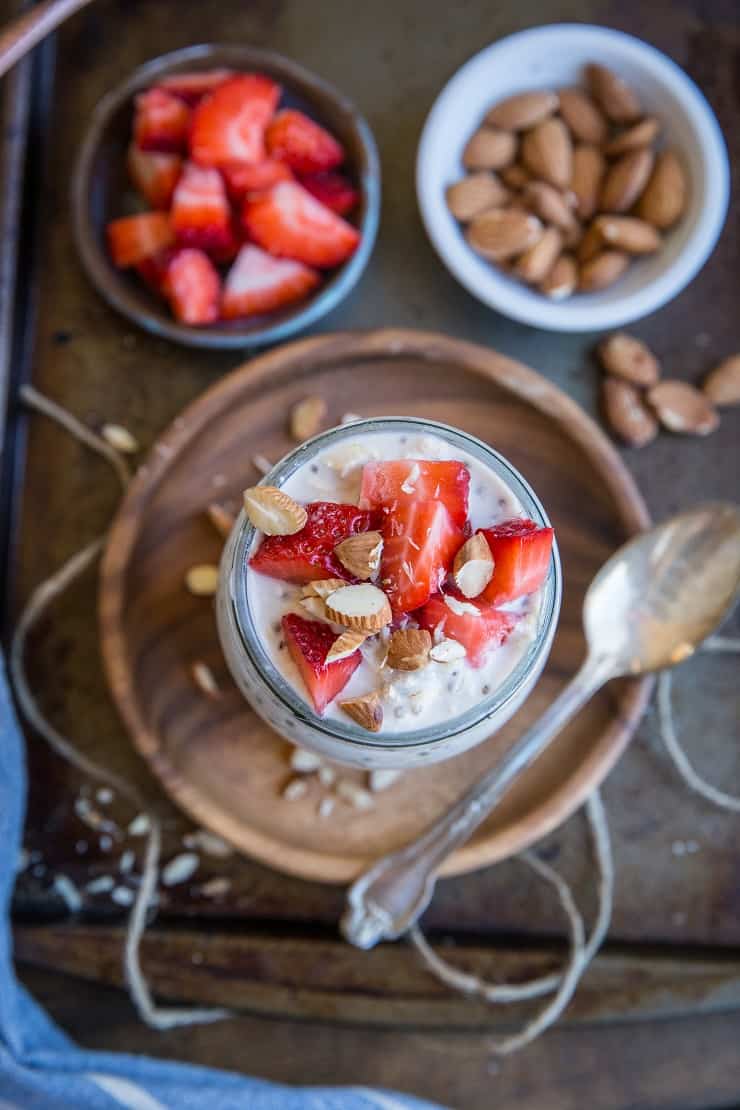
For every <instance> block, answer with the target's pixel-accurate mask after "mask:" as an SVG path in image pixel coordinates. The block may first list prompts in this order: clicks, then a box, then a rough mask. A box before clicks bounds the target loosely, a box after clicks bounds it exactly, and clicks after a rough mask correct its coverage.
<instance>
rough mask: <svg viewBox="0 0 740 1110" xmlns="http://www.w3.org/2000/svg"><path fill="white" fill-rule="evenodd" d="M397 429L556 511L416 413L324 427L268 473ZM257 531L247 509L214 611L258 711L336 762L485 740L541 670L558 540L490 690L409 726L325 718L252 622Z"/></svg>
mask: <svg viewBox="0 0 740 1110" xmlns="http://www.w3.org/2000/svg"><path fill="white" fill-rule="evenodd" d="M382 432H391V433H397V434H406V435H422V436H423V435H431V436H435V437H439V438H441V439H443V440H445V441H446V442H447V443H448V444H450V445H451V446H452V447H453V448H457V449H458V450H460V451H462V452H465V453H467V454H468V455H472V456H473V458H475V459H477V460H478V461H479V462H481V463H482V464H483V465H484V466H485V467H487V468H488V469H490V470H492V471H493V472H494V474H496V475H497V476H498V477H499V478H500V479H501V480H502V481H503V482H504V484H505V485H506V486H507V487H508V488H509V490H510V491H511V493H512V494H513V495H514V496H515V497H516V498H517V500H518V501H519V504H520V505H521V508H522V510H523V511H524V513H526V515H527V516H528V517H530V518H531V519H532V520H534V521H535V522H536V523H537V524H538V525H540V526H542V527H549V524H550V522H549V520H548V518H547V515H546V513H545V510H544V509H543V507H542V505H541V504H540V502H539V500H538V499H537V497H536V495H535V493H534V492H533V490H532V489H531V487H530V486H529V485H528V484H527V482H526V481H525V480H524V478H523V477H522V476H521V474H519V472H518V471H517V470H515V469H514V467H513V466H512V465H511V463H509V462H508V461H507V460H506V459H505V458H504V457H503V456H502V455H500V454H498V452H497V451H494V450H493V449H492V448H491V447H488V446H487V445H486V444H485V443H482V442H481V441H480V440H478V439H476V438H475V437H473V436H470V435H468V434H467V433H465V432H462V431H459V430H458V429H455V428H450V427H448V426H447V425H444V424H438V423H436V422H434V421H429V420H420V419H415V418H411V417H383V418H377V419H368V420H358V421H354V422H352V423H351V424H345V425H342V426H340V427H337V428H332V429H330V430H329V431H327V432H323V433H321V434H320V435H318V436H315V437H314V438H313V439H311V440H308V441H307V442H306V443H303V444H302V445H301V446H300V447H298V448H296V450H295V451H292V452H291V453H290V454H289V455H286V456H285V458H284V459H282V460H281V461H280V462H279V463H277V464H276V465H275V466H274V467H273V469H272V470H271V471H270V473H269V474H267V475H266V476H265V477H264V479H263V480H262V483H261V484H263V485H270V486H278V487H279V486H282V485H283V484H284V483H285V482H286V481H287V480H288V478H289V477H290V476H291V475H292V474H294V473H295V472H296V471H297V470H298V469H299V468H301V467H304V466H306V465H307V464H310V463H311V461H312V459H313V458H314V457H315V456H316V455H317V454H318V453H319V452H320V451H323V450H324V449H326V448H327V447H329V446H337V445H339V444H341V443H343V442H344V441H346V440H356V439H359V438H361V437H363V436H365V435H366V434H370V433H382ZM259 537H260V533H258V532H257V530H256V529H255V528H254V526H253V525H252V524H251V522H250V521H249V519H248V518H247V516H246V514H245V513H244V512H243V511H242V512H241V513H240V515H239V517H238V519H237V521H236V523H235V525H234V528H233V531H232V533H231V536H230V537H229V539H228V541H227V543H226V546H225V548H224V552H223V557H222V560H221V569H220V579H219V589H218V596H217V599H216V606H217V618H218V628H219V636H220V639H221V646H222V648H223V652H224V655H225V658H226V662H227V664H228V666H229V669H230V671H231V674H232V676H233V678H234V680H235V682H236V683H237V685H238V686H239V688H240V690H241V691H242V693H243V694H244V696H245V698H246V699H247V701H248V702H249V703H250V705H251V706H252V708H253V709H254V711H255V713H257V714H258V715H259V716H260V717H261V718H262V719H263V720H264V721H266V723H267V724H268V725H269V726H270V727H271V728H272V729H274V731H275V732H277V733H278V734H279V735H280V736H283V737H284V738H285V739H286V740H289V741H291V742H292V743H294V744H297V745H299V746H300V747H304V748H308V749H310V750H311V751H315V752H317V753H318V754H319V755H321V756H324V757H325V758H327V759H330V760H334V761H336V762H338V763H345V764H349V765H351V766H354V767H362V768H368V769H373V768H398V769H404V768H409V767H416V766H420V765H423V764H425V763H434V762H438V761H440V760H444V759H450V758H451V757H452V756H455V755H459V754H460V752H464V751H467V750H468V749H469V748H472V747H474V746H475V745H476V744H480V743H481V742H482V741H484V740H487V739H488V738H489V737H490V736H492V735H493V733H495V732H496V731H497V730H498V729H499V728H501V727H502V725H504V724H505V723H506V722H507V721H508V720H509V718H510V717H511V716H512V715H513V714H514V713H515V712H516V710H517V709H518V708H519V706H520V705H521V704H522V702H523V701H524V700H525V698H526V697H527V695H528V694H529V692H530V690H531V689H532V687H533V686H534V684H535V683H536V681H537V679H538V678H539V676H540V674H541V672H542V669H543V667H544V665H545V662H546V660H547V657H548V655H549V652H550V648H551V646H552V641H553V637H554V635H555V629H556V626H557V620H558V615H559V611H560V600H561V592H562V575H561V568H560V558H559V554H558V548H557V542H555V543H554V544H553V552H552V559H551V562H550V571H549V574H548V577H547V579H546V581H545V582H544V583H543V585H542V587H541V591H540V604H539V607H538V610H537V616H536V629H535V633H534V635H533V638H532V640H531V641H530V643H529V645H528V647H527V648H526V649H525V651H524V652H523V654H522V656H521V658H520V659H519V660H518V662H517V663H516V664H515V665H514V667H513V669H512V670H511V671H510V673H509V674H508V675H507V676H506V678H505V679H504V681H503V682H502V683H501V684H500V685H499V686H498V687H494V689H493V690H492V691H491V693H490V694H489V695H488V696H486V697H482V698H481V700H480V702H478V703H476V704H475V705H474V706H473V707H472V708H470V709H468V710H467V711H466V712H464V713H462V714H460V715H459V716H456V717H453V718H450V719H447V720H444V721H442V722H440V723H439V724H436V725H433V726H431V727H430V726H427V727H425V728H417V729H413V728H410V729H409V730H408V731H407V732H394V733H388V734H386V735H384V734H383V732H382V730H381V731H380V732H379V733H377V734H376V733H370V732H367V731H366V730H365V729H362V728H361V727H360V726H359V725H357V724H355V723H354V722H353V721H351V720H350V719H349V718H348V719H347V721H346V723H345V722H344V721H343V720H341V721H340V720H337V719H334V718H332V719H325V718H322V717H320V716H319V715H318V714H317V713H315V712H314V710H313V709H312V707H311V706H310V705H309V704H308V702H307V701H305V700H304V699H303V698H302V697H301V696H300V694H299V693H298V692H297V691H296V690H295V689H294V688H293V686H292V685H291V684H290V682H289V681H288V680H287V679H286V678H285V677H284V676H283V675H282V674H281V673H280V672H279V670H278V669H277V668H276V667H275V665H274V663H273V662H272V660H271V659H270V657H269V655H268V653H267V651H266V649H265V645H264V642H263V639H262V637H261V636H260V634H259V630H258V629H257V628H256V627H255V623H254V619H253V614H252V612H251V610H250V604H249V596H248V589H247V562H248V559H249V557H250V555H251V554H252V552H253V548H254V547H255V545H256V543H258V542H259Z"/></svg>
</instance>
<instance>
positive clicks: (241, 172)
mask: <svg viewBox="0 0 740 1110" xmlns="http://www.w3.org/2000/svg"><path fill="white" fill-rule="evenodd" d="M221 173H222V174H223V175H224V180H225V181H226V188H227V189H228V192H229V196H230V197H232V198H233V199H234V200H235V201H242V200H244V197H245V196H246V195H247V193H263V192H265V190H267V189H271V188H272V186H273V185H277V183H278V181H292V180H293V173H292V171H291V169H290V167H289V166H286V165H285V163H284V162H278V161H277V159H275V158H265V160H264V162H254V163H253V164H252V163H249V162H230V163H229V164H228V165H226V166H222V167H221Z"/></svg>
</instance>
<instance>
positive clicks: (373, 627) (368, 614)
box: [325, 582, 392, 632]
mask: <svg viewBox="0 0 740 1110" xmlns="http://www.w3.org/2000/svg"><path fill="white" fill-rule="evenodd" d="M325 604H326V615H327V617H328V618H329V620H330V621H334V623H335V624H341V625H344V627H345V628H351V629H352V630H353V631H355V632H379V631H380V629H381V628H385V626H386V625H387V624H390V623H391V620H392V614H391V607H390V603H389V601H388V598H387V597H386V596H385V594H384V593H383V591H382V590H380V589H378V587H377V586H372V585H371V584H370V583H369V582H363V583H362V585H360V586H346V585H345V586H343V587H342V588H341V589H339V590H337V591H336V592H335V593H333V594H329V596H328V597H327V598H326V601H325Z"/></svg>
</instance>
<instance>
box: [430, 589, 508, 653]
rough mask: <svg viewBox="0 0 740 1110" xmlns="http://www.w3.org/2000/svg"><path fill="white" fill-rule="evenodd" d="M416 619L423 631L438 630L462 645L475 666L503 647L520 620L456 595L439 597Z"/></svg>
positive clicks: (441, 595) (490, 606) (434, 598)
mask: <svg viewBox="0 0 740 1110" xmlns="http://www.w3.org/2000/svg"><path fill="white" fill-rule="evenodd" d="M446 598H447V599H448V600H445V599H446ZM414 616H415V617H416V619H417V620H418V622H419V624H420V626H421V627H422V628H427V629H428V630H429V631H430V632H431V633H434V632H435V630H436V629H439V630H440V634H441V635H442V636H444V637H446V638H449V639H450V640H457V642H458V643H459V644H462V646H463V647H464V648H465V652H466V655H467V658H468V661H469V662H470V665H471V666H473V667H481V666H482V665H483V663H484V662H485V658H486V656H487V654H488V652H489V651H491V650H492V649H493V648H497V647H500V646H501V644H502V643H503V642H504V640H505V639H506V637H507V636H508V635H509V633H510V632H511V630H512V628H513V627H514V625H515V624H516V622H517V620H518V619H519V618H518V616H517V614H516V613H505V612H503V611H502V610H501V609H495V608H494V607H493V605H489V604H488V603H487V602H485V601H468V600H467V599H466V598H464V597H462V596H461V595H457V596H456V595H453V594H437V596H436V597H433V598H431V600H430V601H428V602H427V603H426V605H425V606H424V607H423V609H419V611H418V612H417V613H414Z"/></svg>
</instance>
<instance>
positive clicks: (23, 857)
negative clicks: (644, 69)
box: [15, 848, 31, 875]
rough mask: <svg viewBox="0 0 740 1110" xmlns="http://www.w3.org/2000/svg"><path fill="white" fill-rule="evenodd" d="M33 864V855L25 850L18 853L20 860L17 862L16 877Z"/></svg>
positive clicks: (22, 849)
mask: <svg viewBox="0 0 740 1110" xmlns="http://www.w3.org/2000/svg"><path fill="white" fill-rule="evenodd" d="M30 862H31V853H30V852H27V851H26V849H25V848H21V849H20V851H19V852H18V858H17V859H16V861H15V872H16V875H20V873H21V871H25V870H26V868H27V867H28V865H29V863H30Z"/></svg>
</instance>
